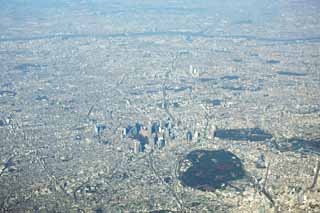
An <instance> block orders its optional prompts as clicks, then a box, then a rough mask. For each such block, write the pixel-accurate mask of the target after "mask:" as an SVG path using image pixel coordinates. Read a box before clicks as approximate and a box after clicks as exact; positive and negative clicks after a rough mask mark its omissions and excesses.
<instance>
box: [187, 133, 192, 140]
mask: <svg viewBox="0 0 320 213" xmlns="http://www.w3.org/2000/svg"><path fill="white" fill-rule="evenodd" d="M191 141H192V132H191V131H188V132H187V142H191Z"/></svg>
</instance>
